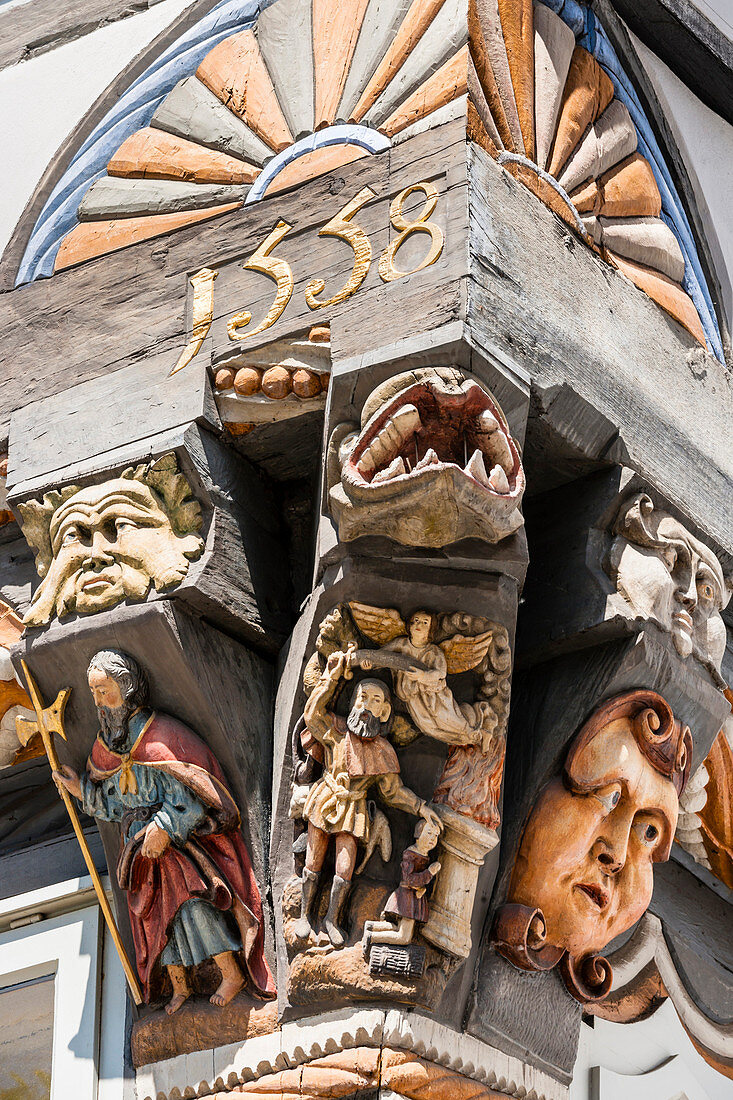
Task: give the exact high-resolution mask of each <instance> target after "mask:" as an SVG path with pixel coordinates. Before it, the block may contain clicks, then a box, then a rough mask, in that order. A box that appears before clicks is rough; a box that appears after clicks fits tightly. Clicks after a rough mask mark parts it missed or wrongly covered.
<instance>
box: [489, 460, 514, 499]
mask: <svg viewBox="0 0 733 1100" xmlns="http://www.w3.org/2000/svg"><path fill="white" fill-rule="evenodd" d="M489 488H490V489H493V490H494V492H495V493H508V492H509V478H508V477H507V476H506V473H505V472H504V470H502V468H501V466H494V468H493V469H492V471H491V473H490V474H489Z"/></svg>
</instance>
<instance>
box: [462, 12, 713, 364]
mask: <svg viewBox="0 0 733 1100" xmlns="http://www.w3.org/2000/svg"><path fill="white" fill-rule="evenodd" d="M567 6H568V7H570V6H572V5H571V4H568V5H567ZM560 7H561V9H562V8H563V5H560ZM575 7H576V8H578V7H579V6H578V5H577V4H575ZM581 10H582V9H581ZM469 22H470V29H471V37H470V55H471V59H470V69H469V78H468V82H469V89H470V93H471V108H470V110H471V111H473V112H475V114H473V118H472V120H471V123H470V125H471V133H472V136H473V137H475V138H476V139H477V140H479V141H480V143H481V144H482V145H483V146H484V147H485V148H486V149H487V150H488V151H489V152H490V153H491V154H492V155H493V156H494V157H495V158H496V159H497V160H498V161H499V162H500V163H502V164H503V165H504V166H505V167H506V168H507V169H508V170H509V171H510V172H511V173H512V174H513V175H514V176H516V178H517V179H519V180H521V182H522V183H524V184H525V185H526V186H527V187H528V188H530V189H531V190H532V191H533V192H534V193H535V194H536V195H538V197H539V198H540V199H542V201H543V202H545V203H546V204H547V205H548V206H550V207H551V208H552V209H553V210H554V211H555V212H556V213H557V214H559V215H560V217H561V218H563V219H564V220H565V221H566V222H568V224H570V225H572V226H573V227H575V228H576V229H577V230H578V231H579V232H580V233H581V234H582V235H584V236H585V237H586V239H587V241H588V243H590V244H591V245H592V246H594V247H595V248H596V249H597V250H598V251H599V252H600V253H601V255H603V257H604V258H605V259H606V260H608V261H609V262H610V263H611V264H613V265H614V266H615V267H617V268H618V269H619V270H620V271H622V272H623V274H624V275H626V276H627V277H628V278H629V279H631V281H632V282H634V283H635V284H636V285H637V286H639V287H641V289H642V290H644V291H645V292H646V293H647V294H648V295H649V296H650V297H651V298H653V299H654V300H655V301H656V302H657V303H658V304H659V305H660V306H661V307H662V308H663V309H665V310H666V311H667V312H668V313H670V314H671V315H672V316H673V317H674V318H676V320H678V321H679V322H680V323H681V324H683V325H684V326H685V328H686V329H688V331H689V332H691V333H692V334H693V335H694V336H695V337H696V339H698V340H699V341H700V343H701V344H703V345H705V343H706V339H705V331H704V329H703V325H702V323H701V319H700V316H699V314H698V310H697V309H696V307H695V304H694V302H693V301H692V299H691V298H690V296H689V295H688V294H687V293H686V291H685V290H684V289H683V286H682V283H683V280H684V278H685V256H684V254H683V251H682V248H681V246H680V241H679V239H678V237H677V236H676V234H675V233H674V232H673V231H672V229H671V228H670V225H669V224H668V220H669V219H667V220H665V218H664V217H662V216H661V215H662V207H663V203H662V195H661V193H660V189H659V185H658V183H657V179H656V176H655V173H654V171H653V169H652V166H651V164H650V163H649V161H648V160H647V158H646V157H645V156H643V155H642V153H641V152H640V151H639V145H640V136H639V133H638V131H637V127H636V125H635V123H634V121H633V119H632V117H631V114H630V113H629V109H628V107H627V106H626V104H625V103H624V102H623V101H622V99H621V98H619V95H618V93H617V88H616V86H615V84H614V81H613V80H611V78H610V76H609V75H608V73H607V72H606V71H605V69H604V68H603V67H602V66H601V64H599V62H598V61H597V60H596V58H595V57H594V56H592V54H591V53H590V52H589V51H588V50H587V49H585V48H584V47H583V46H581V45H578V44H577V43H576V36H575V33H574V32H573V30H572V29H571V27H570V26H568V24H567V23H566V22H565V21H564V19H562V18H560V16H559V15H557V14H556V13H555V12H554V11H553V10H551V8H550V7H549V6H546V5H545V4H544V3H539V2H535V3H533V2H532V0H470V2H469Z"/></svg>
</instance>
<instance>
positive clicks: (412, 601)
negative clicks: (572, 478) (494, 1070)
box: [272, 338, 527, 1026]
mask: <svg viewBox="0 0 733 1100" xmlns="http://www.w3.org/2000/svg"><path fill="white" fill-rule="evenodd" d="M497 393H500V394H501V400H502V402H503V403H504V405H503V406H502V405H501V404H500V403H499V400H500V399H499V398H498V397H497V396H496V395H497ZM526 407H527V395H526V390H525V389H523V387H522V385H521V384H520V382H519V380H518V379H517V378H516V377H512V376H511V375H510V373H509V372H507V371H503V370H502V369H501V368H500V367H498V366H497V365H496V364H490V363H488V362H487V361H486V360H485V359H483V357H481V356H479V355H477V354H476V353H473V354H472V352H471V349H470V348H469V347H468V345H466V344H463V343H461V342H460V341H458V342H452V343H448V344H447V345H445V346H444V347H440V346H436V343H435V342H433V343H432V346H431V344H430V343H429V342H427V341H421V340H420V339H418V338H415V339H413V340H412V341H410V342H409V347H405V349H404V350H402V351H401V350H400V349H397V350H396V349H394V348H389V349H384V350H383V351H382V352H375V353H374V354H373V356H371V357H370V362H369V364H368V365H367V364H364V363H363V362H357V361H353V362H352V361H349V360H347V361H345V362H342V363H339V362H338V361H334V362H333V365H332V379H331V386H330V389H329V396H328V402H327V407H326V435H325V438H326V443H327V450H326V454H325V457H324V472H323V482H322V493H321V498H320V524H319V528H318V535H317V557H316V565H315V587H314V590H313V592H312V594H311V597H310V599H309V600H308V603H307V605H306V607H305V610H304V612H303V615H302V616H301V619H300V621H299V623H298V624H297V626H296V629H295V631H294V633H293V636H292V638H291V641H290V645H289V648H288V653H287V663H286V665H285V668H284V670H283V675H282V678H281V680H280V685H279V689H278V697H277V706H276V718H275V739H276V746H277V750H276V762H275V786H274V796H273V843H272V853H273V856H272V859H273V863H272V874H273V889H274V894H275V908H276V920H277V922H278V923H277V928H278V941H279V944H280V950H281V956H280V960H279V972H280V973H281V974H286V973H288V974H289V978H288V981H287V985H285V983H282V984H281V986H280V1000H281V1005H289V1006H290V1008H291V1010H292V1011H297V1012H298V1014H299V1015H310V1014H313V1013H315V1012H318V1011H322V1009H323V1006H324V1005H325V1004H328V1003H334V1002H336V1003H340V1002H342V1000H351V1001H353V1000H374V999H375V998H376V999H382V1000H387V1001H398V1002H400V1001H401V1002H407V1003H408V1004H414V1005H421V1006H424V1007H425V1008H429V1009H430V1010H431V1011H438V1013H439V1015H440V1017H441V1018H442V1019H446V1020H449V1021H451V1022H452V1023H453V1024H454V1026H455V1025H457V1024H458V1023H459V1021H460V1016H461V1012H462V1005H463V1004H464V1003H465V997H466V994H467V989H468V985H469V983H470V980H471V973H472V966H473V962H472V960H473V959H474V958H475V955H476V951H477V949H478V945H479V937H480V930H481V926H482V923H483V917H484V910H485V903H484V902H482V900H481V899H485V898H487V897H488V894H489V893H490V890H491V884H492V881H493V877H494V875H495V871H496V865H497V854H498V853H497V845H498V840H499V831H500V820H501V786H502V774H503V760H504V754H505V746H506V740H505V739H506V721H507V716H508V711H509V701H510V690H511V670H512V654H513V638H514V628H515V622H516V612H517V606H518V599H519V594H520V592H521V586H522V583H523V579H524V572H525V569H526V544H525V540H524V532H523V529H522V522H523V521H522V515H521V499H522V495H523V491H524V472H523V467H522V463H521V458H520V453H519V449H518V442H517V440H521V437H522V432H523V427H524V416H525V413H526ZM506 410H509V411H508V412H506ZM339 654H342V655H345V656H342V657H340V656H339ZM339 661H341V663H342V664H343V671H342V672H339V669H338V667H337V666H338V662H339ZM329 677H331V679H330V681H329ZM374 683H377V684H380V683H381V685H383V688H384V692H382V689H378V690H377V694H378V696H379V698H380V699H382V696H383V694H385V693H386V697H387V705H386V708H385V711H384V713H385V714H386V713H387V712H389V716H388V718H386V719H385V718H384V716H383V720H384V721H385V725H384V726H382V727H381V730H380V734H379V736H378V737H377V741H380V742H383V743H384V745H385V746H386V748H383V749H380V751H383V752H384V756H385V758H386V757H387V756H389V761H388V762H387V763H385V762H384V761H382V762H381V763H370V762H368V761H371V760H372V759H373V758H374V757H375V750H373V749H372V748H371V747H365V744H366V743H365V741H364V736H365V735H366V727H362V726H361V725H358V722H359V716H360V715H362V716H363V713H364V707H363V705H362V702H361V701H360V691H361V688H360V686H359V685H360V684H364V685H365V689H364V690H365V691H366V690H367V685H370V684H374ZM369 690H371V688H370V689H369ZM321 699H323V702H322V703H321V702H320V700H321ZM366 722H367V725H369V722H370V719H369V718H368V716H367V718H366ZM376 728H379V727H378V726H377V727H375V729H376ZM357 730H358V731H359V732H357ZM344 738H345V742H344V744H345V746H346V747H345V749H342V748H341V745H342V739H344ZM360 738H361V740H360ZM374 743H376V742H374ZM357 744H358V745H359V748H358V752H357V749H356V748H355V746H356V745H357ZM278 750H279V754H280V755H279V757H278ZM395 750H396V755H395ZM357 756H359V759H357ZM362 756H363V758H364V759H363V760H362V759H361V757H362ZM385 775H386V776H387V782H384V777H385ZM398 784H399V785H401V786H402V787H403V788H407V793H406V794H405V793H404V791H402V792H399V793H396V787H397V785H398ZM357 788H358V791H357ZM349 807H356V811H355V813H356V817H355V816H354V813H353V812H352V810H351V809H350V808H349ZM361 813H365V814H366V815H367V816H368V819H369V820H368V824H367V826H366V829H362V827H361V824H360V823H359V821H358V818H359V815H360V814H361ZM329 815H330V817H329ZM416 822H417V824H416ZM421 822H422V824H421ZM342 827H343V831H342V835H343V833H344V832H345V833H347V834H348V832H349V830H351V833H352V835H353V836H354V837H355V838H356V844H355V845H354V848H355V850H356V852H357V855H356V859H355V864H353V863H352V866H350V867H348V864H346V863H344V862H339V861H340V856H339V848H338V845H339V844H340V843H342V841H340V839H339V836H338V834H339V831H340V830H342ZM431 831H433V835H432V839H431V840H430V841H428V840H427V836H428V834H429V833H430V832H431ZM319 843H320V844H321V845H322V846H323V849H322V850H323V851H325V853H326V854H325V859H324V858H323V857H321V856H318V854H317V848H316V846H317V844H319ZM332 847H333V853H332V851H331V849H332ZM492 853H493V854H492ZM332 859H334V860H335V862H334V863H332V862H331V860H332ZM344 866H347V867H348V871H349V875H348V879H347V883H348V884H347V886H345V887H339V888H340V889H343V890H344V892H345V894H346V898H345V900H344V901H343V903H341V902H339V901H338V899H337V900H336V902H335V903H334V889H335V887H334V883H339V881H340V880H342V879H343V878H344V875H343V874H342V873H340V868H342V867H344ZM314 868H315V869H316V870H314ZM334 906H336V908H335V907H334ZM339 906H341V907H339ZM337 912H338V921H336V919H335V914H336V913H337ZM334 923H336V924H337V928H336V931H335V933H334V929H333V926H334Z"/></svg>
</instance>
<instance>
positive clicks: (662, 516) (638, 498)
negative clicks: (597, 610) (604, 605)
mask: <svg viewBox="0 0 733 1100" xmlns="http://www.w3.org/2000/svg"><path fill="white" fill-rule="evenodd" d="M613 536H614V538H613V542H612V544H611V549H610V552H609V554H608V557H607V560H606V562H605V569H606V572H607V573H608V574H609V576H610V577H611V579H612V581H613V582H614V584H615V585H616V589H617V590H618V592H619V594H620V595H621V596H623V598H624V599H625V600H626V601H627V603H628V604H630V606H631V607H632V608H633V610H634V611H635V613H636V614H638V615H641V616H643V617H644V618H647V619H651V620H653V621H654V622H656V623H657V624H658V625H659V626H660V627H661V628H662V630H665V631H667V632H668V633H670V634H671V635H672V641H673V642H674V646H675V649H676V650H677V652H678V653H679V655H680V656H681V657H689V656H690V654H691V653H694V654H695V656H697V657H698V658H699V659H700V660H702V661H707V662H710V663H712V664H713V666H714V667H715V668H716V669H717V670H718V671H719V670H720V665H721V662H722V660H723V654H724V653H725V624H724V622H723V619H722V617H721V614H720V612H721V611H722V609H723V608H724V607H725V606H726V604H727V603H728V600H729V598H730V590H729V589H728V588H727V587H726V584H725V578H724V576H723V570H722V567H721V565H720V562H719V561H718V558H717V557H716V555H715V554H714V553H713V551H712V550H711V549H710V548H709V547H708V546H705V544H704V543H702V542H700V541H699V539H696V538H694V536H693V535H691V534H690V532H689V531H688V530H687V528H686V527H685V526H684V525H683V524H682V523H680V521H679V520H678V519H676V518H675V517H674V516H672V515H670V514H669V513H668V512H665V511H663V510H662V509H661V508H657V507H655V505H654V502H653V501H652V499H651V497H650V496H648V495H647V494H646V493H636V494H635V495H634V496H633V497H631V499H630V500H627V501H625V502H624V504H623V505H622V506H621V509H620V511H619V513H618V516H617V518H616V521H615V523H614V526H613Z"/></svg>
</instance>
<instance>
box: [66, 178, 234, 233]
mask: <svg viewBox="0 0 733 1100" xmlns="http://www.w3.org/2000/svg"><path fill="white" fill-rule="evenodd" d="M245 195H246V191H245V190H244V188H243V187H241V186H240V185H237V184H231V183H188V182H186V181H182V180H151V179H120V178H119V177H116V176H102V178H101V179H98V180H96V181H95V182H94V183H93V184H92V186H91V187H90V188H89V190H88V191H87V193H86V194H85V195H84V198H83V199H82V200H81V202H80V203H79V209H78V212H77V217H78V218H79V221H81V222H87V221H105V220H106V221H109V220H112V219H114V218H132V217H142V216H148V217H155V216H157V215H158V214H181V213H184V212H185V211H190V210H202V209H203V210H207V209H210V208H211V207H221V206H225V205H231V204H232V203H239V202H242V201H243V200H244V197H245Z"/></svg>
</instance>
